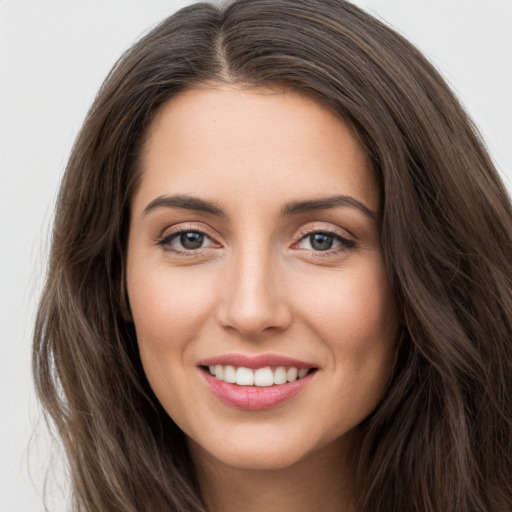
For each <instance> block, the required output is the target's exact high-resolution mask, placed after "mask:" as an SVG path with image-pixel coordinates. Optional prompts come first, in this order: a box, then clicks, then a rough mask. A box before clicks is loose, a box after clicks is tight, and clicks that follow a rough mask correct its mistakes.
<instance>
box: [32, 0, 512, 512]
mask: <svg viewBox="0 0 512 512" xmlns="http://www.w3.org/2000/svg"><path fill="white" fill-rule="evenodd" d="M511 214H512V208H511V205H510V201H509V199H508V197H507V195H506V192H505V190H504V187H503V185H502V183H501V182H500V179H499V177H498V175H497V173H496V171H495V170H494V168H493V165H492V163H491V161H490V159H489V157H488V155H487V153H486V151H485V149H484V148H483V146H482V144H481V142H480V140H479V139H478V137H477V136H476V134H475V132H474V130H473V128H472V125H471V123H470V121H469V120H468V119H467V117H466V115H465V114H464V112H463V110H462V108H461V107H460V105H459V104H458V102H457V100H456V99H455V98H454V96H453V94H452V93H451V92H450V91H449V89H448V88H447V86H446V84H445V83H444V82H443V80H442V79H441V78H440V77H439V75H438V74H437V72H436V71H435V70H434V69H433V68H432V66H431V65H430V64H428V63H427V62H426V61H425V59H424V58H423V57H422V56H421V55H420V54H419V53H418V52H417V51H416V50H415V49H414V48H413V47H412V46H411V45H410V44H409V43H407V42H406V41H405V40H404V39H403V38H401V37H400V36H398V35H397V34H396V33H394V32H392V31H391V30H390V29H389V28H387V27H385V26H384V25H382V24H381V23H380V22H378V21H376V20H375V19H373V18H371V17H370V16H369V15H368V14H365V13H364V12H362V11H360V10H359V9H357V8H356V7H354V6H352V5H351V4H349V3H347V2H343V1H340V0H322V1H318V2H310V1H309V0H299V1H297V0H293V1H291V0H277V1H276V0H238V1H235V2H233V3H231V4H229V5H227V6H226V7H224V8H216V7H214V6H212V5H209V4H197V5H194V6H191V7H188V8H185V9H183V10H181V11H179V12H178V13H177V14H175V15H174V16H172V17H170V18H168V19H167V20H165V21H164V22H162V23H161V24H160V25H159V26H158V27H156V28H155V29H154V30H153V31H152V32H151V33H150V34H148V35H147V36H146V37H144V38H143V39H142V40H141V41H139V42H138V43H137V44H136V45H135V46H134V47H133V48H132V49H131V50H130V51H129V52H127V54H126V55H124V56H123V57H122V59H121V60H120V61H119V63H118V64H117V65H116V67H115V68H114V70H113V71H112V72H111V74H110V75H109V77H108V78H107V80H106V82H105V84H104V86H103V87H102V89H101V91H100V93H99V95H98V97H97V99H96V100H95V102H94V104H93V106H92V108H91V110H90V112H89V115H88V117H87V119H86V122H85V124H84V126H83V129H82V132H81V134H80V136H79V138H78V140H77V142H76V144H75V148H74V151H73V153H72V155H71V158H70V161H69V164H68V168H67V171H66V175H65V177H64V180H63V183H62V188H61V193H60V196H59V201H58V207H57V214H56V220H55V227H54V240H53V246H52V253H51V260H50V270H49V275H48V279H47V285H46V289H45V292H44V296H43V298H42V301H41V305H40V310H39V315H38V319H37V325H36V331H35V344H34V372H35V376H36V383H37V387H38V391H39V395H40V398H41V400H42V402H43V404H44V405H45V407H46V409H47V411H48V414H49V415H50V417H51V418H52V420H53V421H54V422H55V424H56V426H57V429H58V431H59V434H60V436H61V437H62V440H63V443H64V446H65V449H66V453H67V456H68V460H69V464H70V471H71V476H72V482H73V497H74V507H75V509H77V510H109V511H110V510H122V511H142V510H208V511H216V510H223V511H229V510H240V509H243V510H265V511H269V510H280V511H286V510H292V509H293V510H323V511H331V510H333V511H334V510H344V511H356V510H357V511H372V512H374V511H386V512H387V511H390V510H393V511H404V512H405V511H418V512H420V511H422V512H423V511H441V510H443V511H444V510H446V511H452V510H460V511H482V512H483V511H503V510H510V509H512V486H511V478H510V477H511V475H512V460H511V452H510V448H511V445H512V427H511V425H512V404H511V402H512V390H511V382H510V374H511V371H512V354H511V351H512V349H511V343H510V332H511V330H512V297H511V290H512V268H511V263H510V262H511V260H512V258H511V256H512V222H511V219H512V215H511Z"/></svg>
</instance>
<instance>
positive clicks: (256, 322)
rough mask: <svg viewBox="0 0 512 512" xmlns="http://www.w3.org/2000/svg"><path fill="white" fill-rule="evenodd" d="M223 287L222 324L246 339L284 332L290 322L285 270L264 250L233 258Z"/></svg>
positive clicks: (220, 319)
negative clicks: (284, 284) (284, 283)
mask: <svg viewBox="0 0 512 512" xmlns="http://www.w3.org/2000/svg"><path fill="white" fill-rule="evenodd" d="M225 276H227V278H226V279H225V281H224V282H223V283H221V286H222V287H223V290H224V293H223V294H222V295H221V296H222V299H221V301H220V302H219V304H218V309H217V311H218V320H219V323H220V324H221V325H222V326H223V327H224V328H225V329H228V330H231V331H236V332H238V334H239V335H241V336H242V337H244V338H254V337H257V336H259V335H263V334H267V333H270V332H280V331H283V330H285V329H286V328H287V327H288V326H289V325H290V322H291V311H290V308H289V304H288V300H287V297H286V292H285V289H284V286H283V279H282V269H281V272H280V269H279V268H278V265H277V262H276V261H275V259H274V258H273V257H272V255H271V254H269V251H266V250H265V248H261V247H258V248H252V249H251V248H250V247H247V248H245V249H244V250H241V251H240V252H239V253H238V254H235V255H234V256H233V260H232V262H231V263H230V265H229V268H227V269H226V274H225Z"/></svg>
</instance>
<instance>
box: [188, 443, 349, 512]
mask: <svg viewBox="0 0 512 512" xmlns="http://www.w3.org/2000/svg"><path fill="white" fill-rule="evenodd" d="M190 448H191V453H192V456H193V459H194V462H195V465H196V468H197V475H198V479H199V484H200V487H201V492H202V494H203V497H204V500H205V503H206V504H207V507H208V511H209V512H234V511H239V510H244V512H292V511H293V512H310V511H311V510H322V512H353V511H354V510H355V509H354V506H353V499H352V488H353V486H352V483H351V472H350V470H349V466H350V465H349V463H348V457H347V450H344V449H342V447H341V446H339V443H336V444H335V443H333V444H331V445H328V446H326V447H324V448H322V449H321V450H319V451H317V452H315V453H314V454H311V455H309V456H307V457H305V458H304V459H302V460H300V461H298V462H296V463H295V464H293V465H292V466H288V467H285V468H278V469H249V468H240V467H233V466H227V465H225V464H223V463H222V462H221V461H219V460H217V459H215V458H213V457H212V456H211V455H210V454H208V453H205V452H204V450H202V449H201V447H199V446H197V445H195V443H193V442H191V443H190Z"/></svg>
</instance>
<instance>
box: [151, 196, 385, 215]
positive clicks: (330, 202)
mask: <svg viewBox="0 0 512 512" xmlns="http://www.w3.org/2000/svg"><path fill="white" fill-rule="evenodd" d="M340 206H348V207H351V208H356V209H358V210H360V211H361V212H362V213H364V214H365V215H366V216H368V217H370V218H371V219H375V218H376V217H377V214H376V213H375V212H374V211H372V210H370V209H369V208H368V207H367V206H365V205H364V204H363V203H361V202H360V201H358V200H357V199H354V198H353V197H350V196H343V195H336V196H329V197H324V198H319V199H307V200H302V201H292V202H290V203H287V204H285V205H284V206H283V208H282V209H281V216H282V217H289V216H292V215H297V214H299V213H304V212H309V211H316V210H329V209H331V208H338V207H340ZM156 208H180V209H183V210H192V211H196V212H203V213H208V214H210V215H215V216H217V217H226V214H225V212H224V211H223V210H222V208H220V207H219V206H218V205H217V204H215V203H214V202H212V201H206V200H204V199H199V198H197V197H192V196H187V195H176V196H159V197H157V198H155V199H153V201H151V202H150V203H149V204H148V205H147V206H146V208H145V209H144V215H147V214H148V213H150V212H151V211H153V210H155V209H156Z"/></svg>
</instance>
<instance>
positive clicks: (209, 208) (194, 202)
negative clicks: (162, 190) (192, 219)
mask: <svg viewBox="0 0 512 512" xmlns="http://www.w3.org/2000/svg"><path fill="white" fill-rule="evenodd" d="M156 208H181V209H183V210H192V211H195V212H203V213H209V214H211V215H215V216H217V217H225V216H226V214H225V213H224V211H223V210H222V208H220V207H219V206H217V205H216V204H215V203H213V202H211V201H205V200H204V199H198V198H197V197H192V196H186V195H178V196H159V197H157V198H156V199H153V201H151V202H150V203H149V204H148V205H147V206H146V208H145V209H144V215H147V214H148V213H149V212H151V211H152V210H154V209H156Z"/></svg>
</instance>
